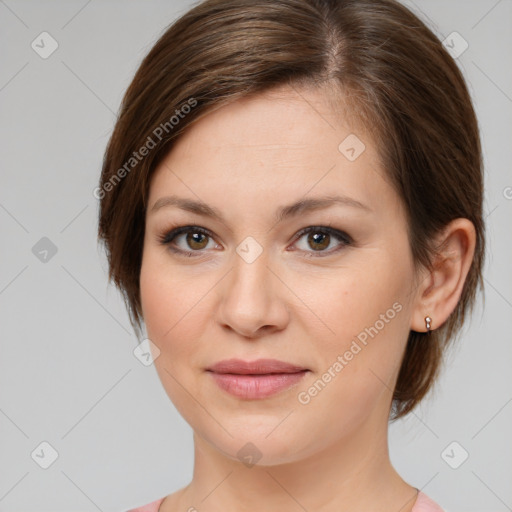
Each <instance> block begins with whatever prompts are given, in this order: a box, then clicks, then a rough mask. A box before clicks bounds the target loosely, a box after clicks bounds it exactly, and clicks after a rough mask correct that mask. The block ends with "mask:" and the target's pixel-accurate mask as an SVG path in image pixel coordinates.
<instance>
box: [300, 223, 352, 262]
mask: <svg viewBox="0 0 512 512" xmlns="http://www.w3.org/2000/svg"><path fill="white" fill-rule="evenodd" d="M306 235H307V237H306ZM303 238H305V243H303V244H302V247H301V246H300V245H301V244H299V242H300V241H301V240H302V239H303ZM336 241H337V242H338V244H337V245H336ZM352 243H353V241H352V238H351V237H350V236H349V235H347V234H346V233H344V232H343V231H338V230H337V229H332V228H330V227H323V226H310V227H308V228H305V229H303V230H302V231H301V232H300V233H299V234H298V236H297V241H296V242H295V245H297V246H298V248H299V249H300V250H301V251H303V252H305V253H306V254H307V255H308V256H329V255H330V254H333V253H335V252H338V251H339V250H341V249H343V248H344V247H346V246H349V245H351V244H352ZM332 246H333V248H332ZM329 247H331V249H330V250H327V248H329ZM315 253H316V254H315Z"/></svg>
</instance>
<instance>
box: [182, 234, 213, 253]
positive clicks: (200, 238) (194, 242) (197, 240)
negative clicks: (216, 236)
mask: <svg viewBox="0 0 512 512" xmlns="http://www.w3.org/2000/svg"><path fill="white" fill-rule="evenodd" d="M185 240H186V242H187V244H188V246H189V247H190V248H191V249H195V250H199V249H204V248H205V247H206V245H207V244H208V235H205V234H204V233H194V232H190V233H188V234H187V236H186V238H185ZM205 242H206V243H205Z"/></svg>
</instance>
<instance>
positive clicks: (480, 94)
mask: <svg viewBox="0 0 512 512" xmlns="http://www.w3.org/2000/svg"><path fill="white" fill-rule="evenodd" d="M405 3H406V5H408V6H409V7H411V8H412V9H413V11H415V12H416V13H417V14H419V15H420V17H421V18H422V19H423V20H424V21H426V22H427V24H428V25H429V26H430V27H431V28H432V29H433V30H434V32H435V33H436V34H437V35H438V36H439V37H440V38H441V39H442V40H444V39H445V38H446V37H447V36H448V35H449V34H451V33H452V32H453V31H456V32H458V33H460V34H461V35H462V37H463V38H464V39H465V40H466V41H467V43H468V44H469V47H468V48H467V50H466V51H465V52H464V53H462V55H460V56H459V57H458V59H457V61H458V63H459V65H460V67H461V69H462V70H463V72H464V74H465V76H466V77H467V80H468V82H469V87H470V91H471V94H472V96H473V98H474V102H475V107H476V110H477V115H478V116H479V119H480V123H481V128H482V141H483V147H484V152H485V164H486V186H487V190H486V203H485V209H486V222H487V229H488V244H489V245H488V253H487V258H488V259H487V265H486V269H485V283H486V304H485V308H484V307H483V305H482V301H481V300H480V301H479V305H478V308H477V310H476V313H475V315H474V317H473V319H472V322H471V323H470V324H468V325H467V327H466V328H465V330H464V332H463V334H462V337H461V341H460V343H459V344H458V346H457V348H456V350H454V351H453V352H451V353H450V355H449V357H448V361H447V365H446V370H445V371H444V373H443V375H442V377H441V379H440V381H439V383H438V385H437V387H436V390H435V392H434V393H433V394H432V395H431V396H430V397H429V399H428V400H427V401H425V403H423V404H422V405H421V407H420V408H419V409H417V410H416V411H415V412H414V413H412V414H411V415H410V416H409V417H407V418H406V419H405V420H403V421H400V422H398V423H396V424H394V425H392V426H391V429H390V450H391V457H392V461H393V462H394V464H395V466H396V468H397V470H398V471H399V472H400V473H401V474H402V476H403V477H404V478H405V479H406V480H407V481H408V482H409V483H411V484H412V485H415V486H416V487H418V488H420V489H422V490H423V491H424V492H426V493H427V494H429V495H430V496H431V497H432V498H434V499H435V500H436V501H438V502H439V503H440V504H441V505H442V506H444V507H445V508H446V510H448V511H451V512H456V511H457V512H458V511H473V512H477V511H481V512H484V511H485V512H489V511H505V510H512V486H511V485H510V483H511V482H512V442H511V440H510V431H511V429H510V426H511V423H512V403H511V402H512V379H511V378H510V367H511V361H512V343H510V342H511V334H510V333H511V331H512V314H511V309H512V272H511V269H510V261H511V258H510V257H511V255H512V253H511V245H512V244H511V235H510V220H511V213H512V188H510V187H512V175H511V172H510V162H511V160H512V152H511V145H512V144H511V143H512V123H511V117H512V115H511V114H512V79H511V78H512V66H511V60H510V52H511V48H512V44H511V43H512V35H511V34H512V32H511V31H510V27H511V23H512V2H511V0H500V1H496V0H478V1H476V0H473V1H462V0H458V1H450V2H447V1H442V0H435V1H434V0H432V1H421V2H420V0H416V1H415V2H414V3H413V2H411V1H407V2H405ZM191 5H193V4H192V2H190V1H186V0H183V1H172V2H171V1H151V2H143V1H131V2H121V1H99V0H93V1H63V0H62V1H52V2H49V1H46V2H36V1H15V0H5V1H2V0H0V34H1V35H0V37H1V41H0V43H1V48H2V53H1V55H2V57H1V66H0V109H1V117H0V119H1V123H0V130H1V132H0V140H1V166H2V168H1V188H0V229H1V243H2V245H1V253H0V254H1V264H0V328H1V337H0V342H1V356H0V510H1V511H9V512H13V511H21V510H23V511H41V512H42V511H50V510H52V511H54V512H59V511H66V512H68V511H71V510H81V511H96V510H100V511H105V512H107V511H123V510H126V509H128V508H130V507H132V506H135V505H140V504H144V503H147V502H149V501H152V500H154V499H157V498H159V497H163V496H164V495H166V494H168V493H170V492H172V491H174V490H176V489H178V488H179V487H182V486H183V485H186V484H187V483H188V482H189V480H190V478H191V475H192V456H193V445H192V435H191V429H190V427H189V426H188V425H187V424H186V423H185V422H184V420H183V419H182V418H181V417H180V416H179V414H178V413H177V411H176V410H175V408H174V406H173V405H172V403H171V402H170V400H169V399H168V397H167V395H166V394H165V392H164V390H163V388H162V386H161V384H160V381H159V379H158V376H157V374H156V371H155V369H154V367H153V366H148V367H146V366H144V365H143V364H141V362H140V361H139V360H138V359H136V358H135V357H134V355H133V350H134V348H135V347H136V345H137V340H136V338H135V335H134V333H133V332H132V330H131V328H130V324H129V322H128V317H127V313H126V311H125V309H124V305H123V302H122V300H121V298H120V295H119V294H118V292H117V291H116V290H115V289H114V288H113V287H109V286H107V279H106V275H107V266H106V259H105V257H104V255H103V253H102V251H101V250H100V249H99V248H98V246H97V245H96V222H97V206H98V204H97V200H96V199H95V198H94V197H93V194H92V191H93V189H94V188H95V187H96V185H97V181H98V177H99V172H100V167H101V162H102V156H103V151H104V149H105V146H106V143H107V141H108V137H109V135H110V133H111V130H112V127H113V124H114V121H115V112H116V111H117V109H118V107H119V104H120V100H121V96H122V94H123V93H124V91H125V89H126V87H127V86H128V84H129V82H130V80H131V78H132V76H133V73H134V72H135V70H136V68H137V66H138V64H139V63H140V61H141V59H142V57H143V56H144V55H145V54H146V53H147V51H148V50H149V49H150V48H151V46H152V44H153V43H154V42H155V41H156V39H157V38H158V36H159V35H160V34H161V33H162V31H163V30H164V29H165V28H166V27H167V26H168V24H170V23H171V22H172V21H173V20H174V19H175V18H176V17H177V16H178V15H180V14H182V13H183V12H185V11H186V10H188V9H189V8H190V6H191ZM43 31H47V32H49V33H50V34H51V36H52V37H53V38H54V39H55V40H56V41H57V42H58V49H57V50H56V51H55V52H54V53H53V54H52V55H50V56H49V57H48V58H46V59H43V58H41V57H40V55H39V54H38V53H36V52H35V51H34V50H33V49H32V47H31V43H32V41H33V40H36V42H37V40H38V39H36V38H37V37H38V36H39V34H40V33H41V32H43ZM457 45H459V43H457ZM45 48H46V49H48V48H49V44H48V40H47V43H45ZM458 48H461V46H458ZM432 186H433V187H435V183H433V184H432ZM507 225H508V226H509V227H508V228H507V227H506V226H507ZM42 237H47V238H48V239H50V240H51V242H52V243H53V244H54V245H55V246H56V248H57V252H56V254H54V255H52V253H51V252H49V253H48V254H47V255H46V260H47V261H41V260H40V258H42V257H43V256H44V253H39V255H38V257H37V253H38V250H39V251H41V250H42V249H41V247H43V249H44V244H45V243H46V244H47V243H48V242H47V241H46V242H45V241H43V242H39V240H40V239H41V238H42ZM38 242H39V244H43V245H42V246H39V245H36V244H37V243H38ZM34 246H36V249H37V250H34V252H35V253H36V254H34V252H33V247H34ZM507 432H508V434H507ZM43 441H46V442H48V443H49V444H50V445H51V446H53V447H54V449H55V450H56V451H57V452H58V458H57V459H56V461H55V462H54V463H53V464H52V465H51V466H50V467H49V468H48V469H42V467H40V465H39V464H41V463H44V460H43V459H44V458H45V457H48V456H49V451H48V450H47V449H46V451H45V449H44V447H43V452H41V447H40V443H41V442H43ZM453 441H456V442H457V443H458V445H457V446H456V447H455V450H454V451H453V452H452V451H451V448H449V449H448V454H449V455H450V462H451V463H452V465H453V464H454V462H453V461H454V460H455V462H457V459H459V461H460V457H461V453H463V452H462V451H461V448H460V447H462V449H464V450H466V451H467V452H468V453H469V457H468V459H467V460H466V461H465V462H464V463H463V464H462V465H460V467H458V468H457V469H453V468H452V467H450V465H449V464H448V463H447V462H446V460H448V459H447V457H446V453H447V452H445V448H446V447H447V446H448V445H450V443H452V442H453ZM34 450H35V455H34V456H33V457H32V456H31V454H32V453H34ZM37 453H39V456H37ZM41 453H44V456H43V455H41ZM443 453H444V454H445V455H444V458H443V455H442V454H443ZM36 461H37V463H36ZM291 506H292V507H293V504H292V505H291ZM290 510H292V508H290ZM310 512H312V511H310Z"/></svg>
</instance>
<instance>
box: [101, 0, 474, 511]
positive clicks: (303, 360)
mask: <svg viewBox="0 0 512 512" xmlns="http://www.w3.org/2000/svg"><path fill="white" fill-rule="evenodd" d="M482 188H483V177H482V159H481V149H480V140H479V132H478V125H477V120H476V118H475V113H474V110H473V107H472V104H471V100H470V96H469V94H468V91H467V88H466V84H465V82H464V79H463V77H462V75H461V73H460V71H459V69H458V67H457V65H456V64H455V62H454V61H453V59H452V58H451V57H450V56H449V54H448V53H447V52H446V51H445V50H444V48H443V46H442V44H441V43H440V41H439V40H438V39H437V38H436V37H435V35H434V34H433V33H432V32H431V31H430V30H429V29H428V28H427V27H426V26H425V25H424V24H423V23H422V22H421V21H420V20H419V19H418V18H417V17H416V16H415V15H414V14H412V13H411V12H410V11H409V10H407V9H406V8H405V7H404V6H402V5H401V4H399V3H397V2H395V1H394V0H359V1H357V2H354V1H349V0H283V1H279V2H274V1H273V0H251V1H250V2H248V1H246V0H206V1H205V2H203V3H201V4H199V5H197V6H196V7H194V8H193V9H192V10H190V11H189V12H187V13H186V14H185V15H183V16H182V17H181V18H180V19H178V20H177V21H176V22H175V23H174V24H173V25H172V26H171V27H170V28H169V29H168V30H167V31H166V32H165V33H164V34H163V36H162V37H161V38H160V39H159V40H158V42H157V43H156V44H155V46H154V47H153V48H152V50H151V51H150V52H149V54H148V55H147V57H146V58H145V59H144V61H143V62H142V64H141V66H140V68H139V70H138V71H137V73H136V75H135V78H134V79H133V81H132V83H131V85H130V86H129V88H128V90H127V92H126V95H125V97H124V99H123V104H122V107H121V112H120V116H119V119H118V121H117V124H116V126H115V128H114V132H113V135H112V137H111V140H110V142H109V145H108V148H107V150H106V154H105V158H104V163H103V169H102V175H101V180H100V186H99V188H98V189H97V195H98V197H99V199H100V220H99V236H100V239H101V240H102V241H103V242H104V244H105V248H106V251H107V255H108V259H109V266H110V267H109V268H110V275H109V277H110V279H112V280H113V281H114V282H115V284H116V285H117V286H118V287H119V288H120V290H121V291H122V292H123V294H124V296H125V299H126V303H127V306H128V309H129V312H130V318H131V321H132V325H133V327H134V329H135V330H136V332H137V334H138V335H139V337H140V338H141V339H142V337H143V336H142V334H141V333H142V329H141V327H142V323H144V326H145V328H146V331H147V338H148V340H150V341H145V343H147V344H148V346H149V347H150V349H151V353H152V356H153V359H154V364H155V366H156V369H157V371H158V374H159V377H160V380H161V382H162V384H163V386H164V388H165V390H166V392H167V394H168V395H169V397H170V399H171V400H172V402H173V403H174V405H175V406H176V408H177V409H178V410H179V412H180V413H181V414H182V416H183V417H184V418H185V420H186V421H187V422H188V423H189V424H190V425H191V427H192V429H193V431H194V447H195V458H194V474H193V479H192V481H191V482H190V484H189V485H187V486H186V487H184V488H182V489H179V490H177V491H176V492H174V493H172V494H170V495H169V496H167V497H165V498H163V497H160V498H159V499H157V500H156V501H153V502H152V503H150V504H148V505H146V506H145V507H139V508H137V509H134V510H139V511H154V512H156V511H159V512H174V511H178V510H189V511H193V510H200V511H201V512H203V511H205V512H207V511H213V510H221V509H222V510H247V511H250V510H265V511H272V510H299V509H300V508H302V509H303V510H308V511H315V512H330V511H334V510H336V511H337V512H339V511H351V512H358V511H368V510H379V511H390V512H398V511H400V512H410V511H413V512H426V511H430V512H432V511H439V510H441V508H440V507H439V505H437V504H436V503H435V502H434V501H432V500H431V499H430V498H429V497H428V496H427V495H426V494H425V493H423V492H421V491H420V490H419V489H418V488H416V487H414V485H411V484H409V483H407V482H405V481H404V480H403V479H402V478H401V477H400V475H399V474H398V473H397V472H396V470H395V469H394V468H393V466H392V464H391V462H390V459H389V454H388V444H387V435H388V423H389V420H390V419H391V420H393V419H397V418H400V417H403V416H405V415H406V414H407V413H409V412H410V411H412V410H413V408H414V407H415V406H416V405H417V404H418V403H419V402H420V401H421V399H422V398H423V397H424V396H425V395H426V394H427V392H428V391H429V390H430V389H431V388H432V385H433V383H434V382H435V379H436V377H437V375H438V370H439V367H440V364H441V361H442V357H443V353H444V351H445V349H446V347H447V345H448V344H449V342H450V341H451V340H452V339H453V338H454V336H455V335H456V333H457V332H458V331H459V329H460V327H461V326H462V324H463V321H464V319H465V316H466V315H467V314H468V313H469V312H470V311H471V308H472V306H473V303H474V299H475V294H476V292H477V289H478V287H479V286H480V287H481V285H482V274H481V272H482V264H483V258H484V224H483V218H482V198H483V190H482Z"/></svg>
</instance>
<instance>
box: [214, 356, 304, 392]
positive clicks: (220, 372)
mask: <svg viewBox="0 0 512 512" xmlns="http://www.w3.org/2000/svg"><path fill="white" fill-rule="evenodd" d="M207 371H208V372H210V373H211V375H212V377H213V379H214V380H215V382H216V383H217V385H218V386H219V387H220V388H221V389H223V390H225V391H227V392H228V393H230V394H232V395H234V396H236V397H239V398H243V399H258V398H266V397H268V396H271V395H273V394H275V393H278V392H279V391H283V390H285V389H288V388H289V387H291V386H293V385H294V384H297V383H298V382H299V381H300V380H301V379H302V378H303V377H304V375H305V374H306V372H307V371H309V370H308V369H307V368H303V367H301V366H297V365H292V364H289V363H285V362H283V361H278V360H277V359H257V360H256V361H242V360H241V359H227V360H225V361H220V362H218V363H216V364H215V365H213V366H211V367H209V368H207Z"/></svg>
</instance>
